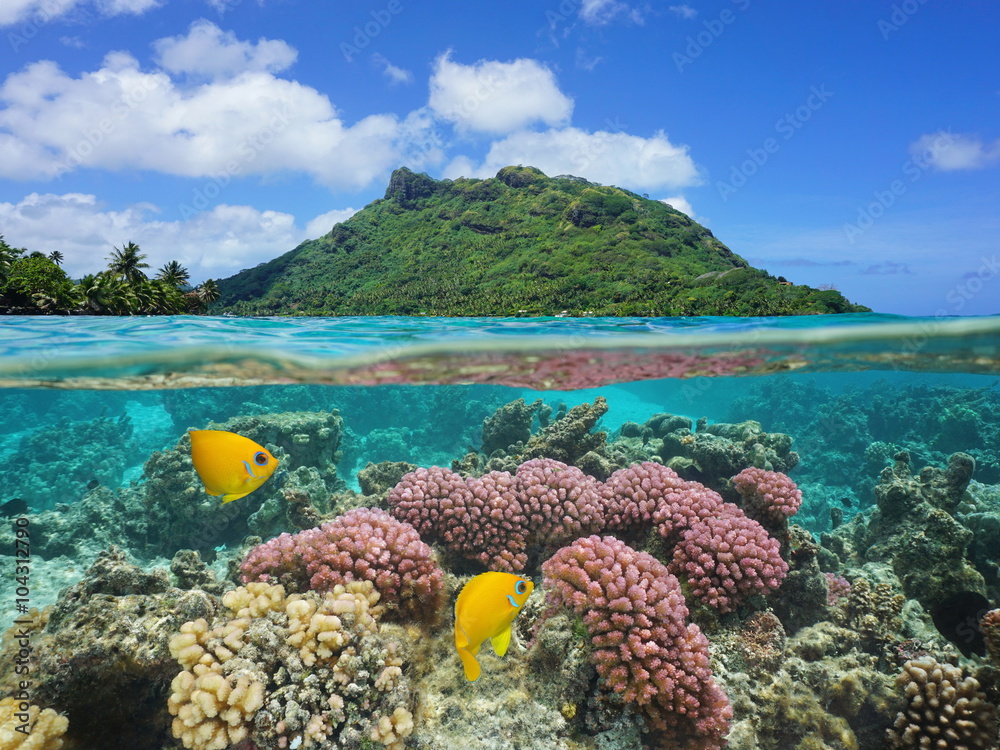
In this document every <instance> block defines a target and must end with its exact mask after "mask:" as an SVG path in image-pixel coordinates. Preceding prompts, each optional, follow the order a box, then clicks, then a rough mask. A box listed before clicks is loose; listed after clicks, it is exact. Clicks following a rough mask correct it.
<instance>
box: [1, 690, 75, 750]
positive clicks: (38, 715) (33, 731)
mask: <svg viewBox="0 0 1000 750" xmlns="http://www.w3.org/2000/svg"><path fill="white" fill-rule="evenodd" d="M68 727H69V720H68V719H67V718H66V717H65V716H61V715H60V714H58V713H56V712H55V711H53V710H52V709H51V708H46V709H45V710H44V711H43V710H42V709H40V708H39V707H38V706H35V705H33V704H30V703H28V701H22V700H19V699H18V698H4V699H3V700H0V750H59V748H61V747H62V746H63V740H62V736H63V735H64V734H65V733H66V729H67V728H68Z"/></svg>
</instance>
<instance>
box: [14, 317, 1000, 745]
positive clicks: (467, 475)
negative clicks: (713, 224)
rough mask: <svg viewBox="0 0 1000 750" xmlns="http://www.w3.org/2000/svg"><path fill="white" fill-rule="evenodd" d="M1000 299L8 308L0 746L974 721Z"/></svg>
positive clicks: (704, 736) (745, 730) (995, 566)
mask: <svg viewBox="0 0 1000 750" xmlns="http://www.w3.org/2000/svg"><path fill="white" fill-rule="evenodd" d="M998 446H1000V317H985V318H965V319H931V318H928V319H915V318H903V317H897V316H891V315H877V314H855V315H838V316H811V317H808V318H754V319H750V318H736V319H723V318H689V319H629V318H625V319H600V318H596V319H558V318H547V319H530V320H520V319H509V320H497V319H480V320H477V319H435V318H427V319H421V318H367V319H366V318H336V319H310V318H291V319H267V318H262V319H253V318H204V317H199V318H191V317H187V316H183V317H166V318H164V317H160V318H76V317H74V318H53V317H24V318H17V319H4V320H0V465H2V466H3V472H2V475H0V516H2V519H0V520H2V523H0V550H2V551H3V554H4V555H6V558H5V565H4V575H3V576H0V591H2V594H3V597H2V602H3V606H2V607H0V617H2V619H3V629H4V631H5V632H4V634H3V642H2V650H0V682H2V694H3V696H4V698H3V700H0V750H8V749H13V748H25V749H29V748H30V749H31V750H56V749H57V748H64V749H65V750H98V749H108V748H110V749H116V748H121V749H123V750H125V749H133V750H167V749H170V750H180V749H181V748H186V749H187V750H225V749H227V748H233V749H236V750H265V749H266V750H279V749H280V750H284V749H289V750H295V749H297V748H304V749H306V748H314V749H320V748H328V749H331V750H334V749H343V750H362V749H364V750H379V749H382V748H391V749H392V750H403V749H404V748H410V749H413V750H420V749H426V750H430V749H432V748H434V749H437V748H441V749H445V748H456V749H458V748H462V749H468V750H487V749H491V750H528V749H529V748H530V749H536V748H537V749H539V750H583V749H586V750H643V749H645V748H649V749H655V750H666V749H668V748H669V749H670V750H703V749H705V750H707V749H711V748H722V747H728V748H732V749H734V750H758V749H759V750H790V749H792V748H804V749H807V750H824V749H830V750H875V749H876V748H938V749H942V750H957V749H959V748H965V749H968V750H986V749H988V748H997V746H998V736H1000V733H998V732H1000V730H998V714H997V705H1000V452H998Z"/></svg>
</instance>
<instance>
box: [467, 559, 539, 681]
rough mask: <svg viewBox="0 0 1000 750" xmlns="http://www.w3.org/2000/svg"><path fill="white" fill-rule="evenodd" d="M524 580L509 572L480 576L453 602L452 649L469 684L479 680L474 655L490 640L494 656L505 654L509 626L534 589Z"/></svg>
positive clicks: (531, 584) (477, 666)
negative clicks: (453, 627) (495, 654)
mask: <svg viewBox="0 0 1000 750" xmlns="http://www.w3.org/2000/svg"><path fill="white" fill-rule="evenodd" d="M534 588H535V584H533V583H532V582H531V581H530V580H528V579H527V578H522V577H521V576H517V575H514V574H513V573H498V572H490V573H481V574H480V575H478V576H476V577H475V578H473V579H472V580H471V581H469V582H468V583H467V584H465V586H464V587H463V588H462V591H461V593H460V594H459V595H458V600H457V601H456V602H455V648H457V649H458V656H459V658H460V659H461V660H462V666H463V667H465V678H466V679H467V680H469V682H475V681H476V680H478V679H479V672H480V669H479V662H478V661H476V654H478V653H479V647H480V646H482V645H483V641H486V640H490V641H491V642H492V643H493V650H494V651H496V653H497V656H503V655H504V654H506V653H507V646H509V645H510V624H511V623H512V622H514V618H515V617H517V613H518V612H520V611H521V607H522V605H523V604H524V603H525V602H526V601H527V600H528V597H529V596H530V595H531V592H532V591H533V590H534Z"/></svg>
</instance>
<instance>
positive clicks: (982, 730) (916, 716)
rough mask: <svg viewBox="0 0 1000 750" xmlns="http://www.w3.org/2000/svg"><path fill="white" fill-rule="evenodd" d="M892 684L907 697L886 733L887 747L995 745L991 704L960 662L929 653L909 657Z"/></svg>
mask: <svg viewBox="0 0 1000 750" xmlns="http://www.w3.org/2000/svg"><path fill="white" fill-rule="evenodd" d="M896 686H897V688H898V689H899V690H900V691H902V692H903V694H904V695H905V696H906V707H905V709H904V710H903V711H901V712H900V713H899V714H898V716H897V717H896V721H895V722H894V723H893V726H892V728H891V729H890V730H889V731H888V733H887V739H888V742H889V746H890V747H893V748H925V747H933V748H941V750H959V749H960V748H962V749H964V750H986V749H987V748H991V747H996V740H997V724H996V708H995V707H994V706H993V705H992V704H991V703H989V702H987V700H986V695H985V693H983V691H982V690H981V689H980V685H979V682H978V681H977V680H976V679H975V678H974V677H971V676H967V675H965V674H964V673H963V672H962V670H961V669H960V668H959V667H956V666H953V665H951V664H942V663H940V662H938V661H936V660H934V659H933V658H923V659H915V660H913V661H908V662H906V664H904V665H903V671H902V673H900V675H899V678H898V679H897V680H896Z"/></svg>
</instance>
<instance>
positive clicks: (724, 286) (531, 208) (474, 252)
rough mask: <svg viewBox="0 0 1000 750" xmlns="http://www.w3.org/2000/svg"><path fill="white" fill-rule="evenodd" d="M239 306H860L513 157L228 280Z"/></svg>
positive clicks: (401, 173)
mask: <svg viewBox="0 0 1000 750" xmlns="http://www.w3.org/2000/svg"><path fill="white" fill-rule="evenodd" d="M219 292H220V297H219V301H218V304H217V305H216V306H215V307H214V308H213V311H219V312H221V311H222V310H226V311H229V312H232V313H236V314H241V315H281V314H300V315H302V314H307V315H476V316H490V315H553V314H559V313H560V312H563V311H566V312H568V313H569V314H571V315H582V314H595V315H790V314H810V313H840V312H863V311H867V310H868V308H866V307H862V306H860V305H854V304H851V303H850V302H848V301H847V300H846V299H845V298H844V297H843V296H842V295H841V294H840V293H839V292H837V291H834V290H825V291H823V290H817V289H813V288H811V287H806V286H796V285H791V284H788V283H787V282H785V281H784V279H776V278H775V277H773V276H771V275H770V274H768V273H766V272H764V271H760V270H757V269H754V268H751V267H750V266H748V264H747V263H746V261H744V260H743V259H742V258H740V257H739V256H738V255H735V254H734V253H733V252H732V251H731V250H729V248H727V247H726V246H725V245H723V244H722V243H721V242H719V241H718V240H717V239H716V238H715V237H714V236H713V235H712V233H711V232H710V231H709V230H708V229H706V228H705V227H703V226H701V225H699V224H697V223H696V222H694V221H692V220H691V219H689V218H688V217H687V216H685V215H684V214H682V213H680V212H679V211H676V210H674V209H673V208H671V207H669V206H667V205H665V204H663V203H661V202H659V201H654V200H649V199H648V198H644V197H641V196H639V195H636V194H635V193H631V192H629V191H627V190H622V189H620V188H615V187H604V186H601V185H596V184H593V183H590V182H588V181H586V180H583V179H580V178H577V177H555V178H549V177H546V176H545V175H544V174H542V173H541V172H540V171H539V170H537V169H534V168H532V167H505V168H504V169H502V170H500V172H499V173H498V174H497V176H496V177H495V178H492V179H486V180H474V179H458V180H454V181H452V180H442V181H436V180H433V179H431V178H430V177H428V176H426V175H424V174H415V173H413V172H411V171H410V170H408V169H405V168H404V169H398V170H396V171H395V172H394V173H393V175H392V179H391V180H390V183H389V188H388V190H387V191H386V194H385V198H383V199H381V200H376V201H374V202H373V203H371V204H369V205H368V206H366V207H365V208H364V209H363V210H362V211H360V212H359V213H357V214H355V215H354V216H353V217H351V218H350V219H348V220H347V221H345V222H343V223H341V224H338V225H336V226H335V227H333V230H332V231H331V232H330V233H329V234H327V235H326V236H324V237H320V238H319V239H316V240H311V241H308V242H304V243H302V244H301V245H299V246H298V247H296V248H295V249H294V250H292V251H290V252H288V253H285V254H284V255H282V256H280V257H278V258H275V259H274V260H272V261H269V262H267V263H261V264H260V265H258V266H257V267H256V268H252V269H247V270H244V271H241V272H240V273H238V274H236V275H235V276H232V277H230V278H228V279H223V280H221V281H219Z"/></svg>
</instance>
